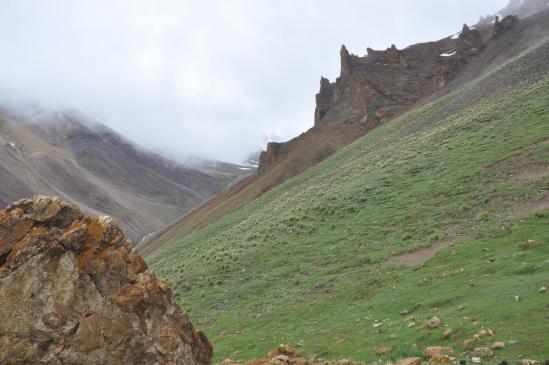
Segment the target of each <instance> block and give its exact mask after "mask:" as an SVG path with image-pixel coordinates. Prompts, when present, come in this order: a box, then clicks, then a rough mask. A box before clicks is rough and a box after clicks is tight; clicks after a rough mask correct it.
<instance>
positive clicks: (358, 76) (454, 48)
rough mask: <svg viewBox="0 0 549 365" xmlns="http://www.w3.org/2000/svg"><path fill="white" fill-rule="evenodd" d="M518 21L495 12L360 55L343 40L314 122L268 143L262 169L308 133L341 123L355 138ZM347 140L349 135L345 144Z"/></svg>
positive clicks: (450, 75)
mask: <svg viewBox="0 0 549 365" xmlns="http://www.w3.org/2000/svg"><path fill="white" fill-rule="evenodd" d="M518 21H519V18H518V17H517V16H515V15H509V16H506V17H505V18H503V19H500V18H499V17H495V18H494V20H493V22H492V23H488V24H480V23H479V24H477V25H475V26H472V27H469V26H468V25H466V24H464V25H463V29H462V30H461V32H459V33H458V34H456V35H454V36H450V37H447V38H444V39H441V40H439V41H436V42H428V43H419V44H415V45H412V46H410V47H407V48H405V49H402V50H399V49H397V48H396V47H395V45H392V46H391V47H390V48H388V49H386V50H384V51H378V50H373V49H371V48H368V49H367V54H366V55H365V56H362V57H361V56H357V55H354V54H351V53H349V51H348V50H347V48H346V47H345V46H344V45H343V46H342V47H341V50H340V59H341V72H340V76H339V77H338V78H337V80H336V81H335V82H330V81H329V80H328V79H326V78H324V77H322V78H321V79H320V91H319V92H318V94H317V95H316V108H315V114H314V126H313V127H312V128H311V129H310V130H309V131H307V132H305V133H304V134H302V135H301V136H299V137H296V138H295V139H293V140H291V141H288V142H285V143H275V142H271V143H269V144H268V145H267V150H266V151H264V152H263V153H262V154H261V156H260V164H259V172H260V173H264V172H266V171H268V170H270V169H272V168H273V166H274V165H277V164H278V163H280V162H281V161H282V160H284V159H285V158H286V157H288V156H289V155H290V154H291V153H292V151H294V150H296V149H299V148H300V146H299V145H300V144H301V143H303V142H305V141H306V140H307V137H308V136H309V135H312V134H314V133H318V132H322V131H323V130H328V129H329V127H334V126H337V127H338V128H340V129H342V130H343V131H344V132H345V131H346V132H347V133H349V135H350V136H351V138H350V139H351V141H352V140H354V139H356V138H358V137H360V136H362V135H364V134H365V133H367V132H368V131H370V130H372V129H373V128H375V127H376V126H378V125H379V124H382V123H385V122H387V121H389V120H391V119H392V118H394V117H395V116H397V115H399V114H401V113H404V112H406V111H407V110H409V109H410V108H412V107H413V106H414V105H416V104H417V103H419V102H420V101H422V100H423V99H424V98H426V97H428V96H430V95H432V94H433V93H434V92H436V91H437V90H440V89H441V88H443V87H444V86H445V85H446V84H447V83H448V82H449V81H452V80H453V79H454V78H455V77H456V76H457V74H458V73H459V72H460V71H461V69H462V68H463V67H464V66H465V65H467V63H468V62H469V61H470V60H471V59H472V58H473V57H475V56H477V55H478V54H479V53H481V52H482V50H483V49H484V48H485V46H486V45H487V44H488V43H489V42H490V41H492V40H493V39H495V38H496V37H498V36H499V35H500V34H501V33H504V32H506V31H507V30H509V29H511V28H513V27H514V26H515V24H516V23H517V22H518ZM329 133H330V134H333V131H332V130H330V131H329ZM352 136H356V137H355V138H352ZM327 139H328V138H324V139H323V140H320V141H318V143H323V142H324V141H325V140H327ZM348 142H350V141H347V139H345V141H344V144H345V143H348ZM329 154H330V153H327V154H326V155H329Z"/></svg>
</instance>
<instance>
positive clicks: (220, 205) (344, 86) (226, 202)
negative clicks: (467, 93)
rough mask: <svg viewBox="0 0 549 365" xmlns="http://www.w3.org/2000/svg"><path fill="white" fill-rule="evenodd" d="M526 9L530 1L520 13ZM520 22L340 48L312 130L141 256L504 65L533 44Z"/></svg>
mask: <svg viewBox="0 0 549 365" xmlns="http://www.w3.org/2000/svg"><path fill="white" fill-rule="evenodd" d="M531 2H536V1H535V0H531V1H530V2H529V1H527V2H526V3H524V4H523V6H527V5H528V6H530V4H531ZM536 3H537V2H536ZM518 21H519V20H518V18H517V17H516V16H513V15H510V16H507V17H505V18H503V19H499V18H496V17H494V19H493V21H491V22H487V23H486V22H485V23H482V24H481V23H479V24H477V25H475V26H471V27H469V26H467V25H464V26H463V29H462V30H461V31H460V32H457V33H456V34H455V35H453V36H449V37H447V38H444V39H441V40H438V41H436V42H427V43H420V44H415V45H412V46H410V47H407V48H405V49H402V50H399V49H397V48H396V47H395V46H391V47H390V48H388V49H387V50H385V51H376V50H372V49H370V48H368V49H367V55H366V56H363V57H359V56H356V55H353V54H350V53H349V52H348V50H347V49H346V47H345V46H342V48H341V51H340V58H341V74H340V77H339V78H337V80H335V81H334V82H330V81H329V80H327V79H326V78H321V80H320V91H319V93H318V94H317V95H316V109H315V123H314V126H313V127H312V128H311V129H309V130H308V131H307V132H305V133H303V134H301V135H299V136H298V137H296V138H294V139H292V140H290V141H288V142H284V143H279V142H271V143H269V144H268V146H267V150H266V151H264V152H263V153H262V154H261V156H260V159H259V160H260V162H259V167H258V171H257V173H256V174H254V175H252V176H250V177H248V178H246V179H243V180H242V181H241V182H240V183H239V184H236V185H235V186H232V187H231V189H228V190H226V191H224V192H223V193H222V194H220V195H218V196H216V197H215V198H214V199H211V200H209V201H208V202H207V203H206V204H204V205H202V206H200V207H199V208H197V209H195V210H193V211H192V212H191V213H189V214H187V215H185V216H184V217H182V218H181V219H180V220H179V221H178V222H175V223H174V224H173V225H172V226H170V227H169V228H167V229H165V230H163V231H162V232H161V233H160V234H159V235H157V236H156V237H155V239H154V240H151V241H149V242H147V243H146V244H144V245H141V246H140V247H139V249H140V250H141V252H142V253H143V254H144V255H147V254H149V253H151V252H153V251H154V250H155V249H156V248H157V247H161V246H162V245H164V244H165V243H166V242H168V241H169V240H171V239H172V238H173V237H175V236H178V237H181V236H182V235H185V234H187V233H190V232H193V231H194V230H195V229H199V228H202V227H205V226H207V225H208V224H211V223H213V222H216V221H217V220H219V219H221V218H222V217H223V216H224V215H226V214H228V213H231V212H234V211H236V210H237V209H239V208H242V207H244V206H245V205H246V204H248V203H250V202H252V201H253V200H254V199H256V198H258V197H260V196H261V195H262V194H264V193H265V192H267V191H269V190H271V189H273V188H274V187H276V186H278V185H279V184H281V183H282V182H284V181H286V180H288V179H290V178H292V177H294V176H296V175H298V174H300V173H302V172H303V171H305V170H306V169H308V168H310V167H311V166H314V165H315V164H317V163H318V162H320V161H322V160H324V159H325V158H327V157H328V156H330V155H332V154H333V153H334V152H336V151H337V150H339V149H341V148H342V147H344V146H346V145H348V144H350V143H352V142H354V141H355V140H357V139H358V138H360V137H362V136H363V135H365V134H366V133H368V132H369V131H371V130H373V129H375V128H377V127H379V126H380V125H383V124H384V123H387V122H388V121H391V120H393V119H394V118H396V117H398V116H400V115H402V114H404V113H406V112H407V111H409V110H412V109H413V108H415V107H417V106H419V105H421V104H424V103H425V102H427V101H429V100H435V99H436V98H438V97H440V96H441V95H444V94H446V93H448V92H450V91H451V90H453V89H455V88H456V87H457V86H458V85H461V84H464V83H466V82H468V81H469V80H471V79H474V78H475V77H478V76H479V75H480V74H481V73H482V72H486V71H487V70H489V69H490V68H493V67H495V66H496V65H498V64H500V63H501V62H504V61H506V60H507V59H508V57H509V55H510V54H511V53H512V52H518V50H519V49H524V48H525V47H527V44H528V42H531V41H532V40H531V39H530V38H529V36H527V35H524V36H523V38H525V39H521V40H517V39H515V37H516V36H517V35H518V34H519V31H517V30H516V29H515V25H516V24H517V22H518ZM539 37H540V35H539V34H538V35H535V36H534V37H532V39H537V38H539ZM501 39H506V40H507V42H511V44H512V45H513V47H514V48H513V50H509V52H511V53H505V51H507V47H508V45H504V44H503V41H501ZM520 42H524V43H523V44H520ZM494 43H497V44H498V46H493V45H492V44H494Z"/></svg>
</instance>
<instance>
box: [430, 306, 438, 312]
mask: <svg viewBox="0 0 549 365" xmlns="http://www.w3.org/2000/svg"><path fill="white" fill-rule="evenodd" d="M438 310H439V308H438V307H433V308H431V312H438Z"/></svg>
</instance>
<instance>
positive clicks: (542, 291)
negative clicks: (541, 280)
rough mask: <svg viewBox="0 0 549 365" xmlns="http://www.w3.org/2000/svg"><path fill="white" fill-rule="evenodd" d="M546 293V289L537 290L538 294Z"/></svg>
mask: <svg viewBox="0 0 549 365" xmlns="http://www.w3.org/2000/svg"><path fill="white" fill-rule="evenodd" d="M546 291H547V288H546V287H544V286H542V287H541V288H539V290H538V292H539V293H545V292H546Z"/></svg>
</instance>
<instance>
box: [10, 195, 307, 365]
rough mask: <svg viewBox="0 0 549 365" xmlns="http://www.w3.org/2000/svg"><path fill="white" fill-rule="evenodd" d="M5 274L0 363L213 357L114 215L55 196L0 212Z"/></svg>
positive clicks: (196, 361)
mask: <svg viewBox="0 0 549 365" xmlns="http://www.w3.org/2000/svg"><path fill="white" fill-rule="evenodd" d="M0 277H1V278H2V282H1V284H0V298H2V299H1V300H0V323H2V331H0V332H1V334H0V363H5V362H6V359H10V361H8V363H23V364H27V363H28V364H36V363H72V364H77V363H78V364H99V363H109V364H134V363H142V364H156V363H161V364H176V363H177V364H181V363H184V364H187V365H207V364H209V363H210V361H211V358H212V347H211V344H210V343H209V341H208V339H207V338H206V336H205V335H204V333H203V332H202V331H201V330H200V329H198V328H196V327H194V326H193V325H192V323H191V322H190V320H189V317H188V316H187V314H186V313H185V312H184V311H183V310H182V309H181V308H180V307H179V305H178V304H177V302H176V300H175V298H174V297H173V295H172V294H171V291H170V289H169V286H168V285H167V283H165V282H159V281H157V280H156V278H155V276H154V274H153V273H152V272H151V271H149V270H148V269H147V265H146V264H145V262H144V261H143V259H142V258H141V257H140V256H139V255H138V253H137V251H136V250H135V249H134V248H133V246H132V245H131V243H130V242H129V241H128V240H127V239H126V238H125V237H124V235H123V233H122V230H121V229H120V228H119V227H118V226H117V225H116V224H114V223H113V221H112V219H110V218H108V217H100V218H93V219H90V218H83V217H82V214H81V213H80V211H79V210H78V209H77V208H76V207H75V206H74V205H72V204H67V203H63V202H61V201H59V200H58V199H56V198H48V197H34V198H31V199H24V200H21V201H19V202H17V203H15V204H13V205H11V206H10V207H8V209H7V210H4V211H0ZM21 282H24V283H25V285H21V284H20V283H21ZM13 288H16V289H15V290H14V289H13ZM13 313H17V315H16V316H14V315H13ZM37 323H38V324H39V327H37ZM38 328H40V329H38ZM42 328H44V329H45V330H43V329H42ZM296 365H297V364H296ZM300 365H307V364H300Z"/></svg>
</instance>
